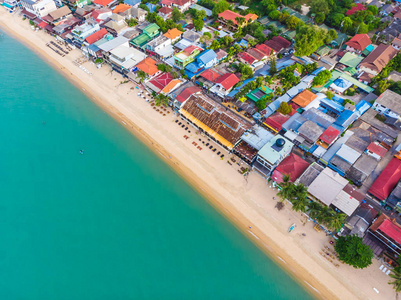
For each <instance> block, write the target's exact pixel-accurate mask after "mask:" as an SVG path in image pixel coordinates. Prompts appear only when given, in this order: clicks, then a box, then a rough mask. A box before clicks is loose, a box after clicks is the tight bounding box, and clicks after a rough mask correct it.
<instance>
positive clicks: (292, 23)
mask: <svg viewBox="0 0 401 300" xmlns="http://www.w3.org/2000/svg"><path fill="white" fill-rule="evenodd" d="M285 23H286V24H287V27H288V28H289V29H295V28H297V27H298V26H299V25H301V23H303V22H302V21H301V20H300V19H298V18H297V17H295V16H290V17H289V18H288V19H287V20H286V21H285Z"/></svg>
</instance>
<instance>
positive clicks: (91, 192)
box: [0, 35, 313, 299]
mask: <svg viewBox="0 0 401 300" xmlns="http://www.w3.org/2000/svg"><path fill="white" fill-rule="evenodd" d="M0 50H1V54H2V55H1V56H0V137H1V141H2V144H1V146H0V236H1V240H2V242H1V243H0V268H1V272H0V299H313V298H312V296H310V295H309V294H308V293H307V291H305V290H304V289H303V287H301V286H300V285H298V283H296V282H295V281H294V280H293V279H292V278H290V276H289V275H288V274H286V273H285V272H284V271H283V270H281V269H280V267H279V266H277V265H276V264H275V263H274V262H273V261H271V260H270V259H269V258H267V257H266V256H265V254H264V253H263V252H262V251H260V250H259V249H258V248H257V247H256V246H255V245H254V244H253V243H252V242H251V241H249V240H248V239H247V238H246V237H245V236H244V235H243V234H242V233H241V232H239V231H238V230H237V229H236V228H235V227H234V226H233V225H232V224H231V223H230V222H229V221H228V220H226V219H225V218H224V217H223V216H221V215H220V214H219V213H218V212H216V211H215V210H214V209H213V208H212V207H211V206H210V205H209V204H208V203H207V201H206V200H205V199H203V198H202V197H201V196H200V195H199V194H198V193H196V192H195V191H194V190H193V189H192V188H191V187H190V186H189V185H188V184H187V183H186V182H185V181H183V180H182V179H181V178H180V177H179V176H178V175H177V174H175V173H174V172H173V171H172V170H171V169H170V168H169V167H168V166H167V165H166V164H165V163H164V162H162V161H161V160H160V159H158V158H157V157H156V156H155V155H154V154H153V153H152V152H151V151H150V150H149V149H148V148H146V147H145V146H144V145H143V144H142V143H141V142H140V141H138V140H137V139H136V138H135V137H133V136H132V134H131V133H129V132H128V131H127V130H125V129H124V128H123V127H122V126H121V125H120V124H119V123H118V122H116V121H115V120H114V119H112V118H111V117H110V116H109V115H108V114H106V113H105V112H103V111H102V110H101V109H100V108H98V107H97V106H96V105H95V104H93V103H92V102H91V101H90V100H89V99H88V98H87V97H86V96H85V95H84V94H82V93H81V92H80V91H79V90H78V89H76V88H75V87H74V86H73V85H72V84H71V83H70V82H68V81H67V80H66V79H65V78H64V77H62V76H61V75H60V74H59V73H57V72H56V71H55V70H53V69H52V68H51V67H50V66H48V65H47V64H46V63H45V62H43V61H42V60H41V59H40V58H39V57H38V56H36V55H35V54H34V53H32V52H31V51H30V50H29V49H27V48H25V47H24V46H23V45H21V44H20V43H18V42H17V41H15V40H13V39H11V38H10V37H8V36H6V35H2V36H1V37H0ZM80 150H83V154H80Z"/></svg>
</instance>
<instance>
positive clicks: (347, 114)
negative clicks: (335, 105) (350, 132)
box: [333, 109, 358, 132]
mask: <svg viewBox="0 0 401 300" xmlns="http://www.w3.org/2000/svg"><path fill="white" fill-rule="evenodd" d="M357 118H358V112H357V111H351V110H348V109H344V111H343V112H342V113H341V114H340V116H339V117H338V118H337V120H336V121H335V122H334V124H333V127H335V128H336V129H338V130H340V131H341V132H344V131H345V130H346V129H347V127H348V126H349V125H351V124H352V123H353V122H354V121H355V120H356V119H357ZM334 125H336V126H334Z"/></svg>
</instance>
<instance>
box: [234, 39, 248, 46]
mask: <svg viewBox="0 0 401 300" xmlns="http://www.w3.org/2000/svg"><path fill="white" fill-rule="evenodd" d="M236 44H237V45H239V46H240V47H242V48H247V47H248V42H247V41H245V40H244V39H242V40H240V41H239V42H237V43H236Z"/></svg>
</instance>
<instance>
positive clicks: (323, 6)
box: [310, 0, 330, 15]
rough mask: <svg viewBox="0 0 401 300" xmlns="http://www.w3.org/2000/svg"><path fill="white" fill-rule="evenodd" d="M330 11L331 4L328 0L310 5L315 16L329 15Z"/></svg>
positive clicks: (316, 0)
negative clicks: (319, 14) (320, 14)
mask: <svg viewBox="0 0 401 300" xmlns="http://www.w3.org/2000/svg"><path fill="white" fill-rule="evenodd" d="M329 11H330V8H329V4H328V3H327V1H326V0H314V1H312V3H311V5H310V12H311V13H314V14H318V13H323V14H324V15H327V14H328V13H329Z"/></svg>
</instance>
